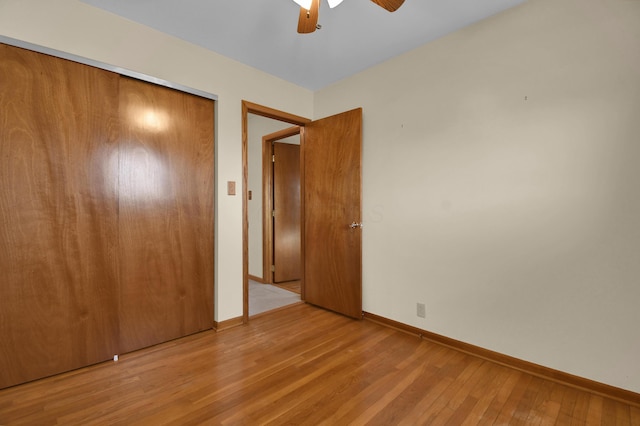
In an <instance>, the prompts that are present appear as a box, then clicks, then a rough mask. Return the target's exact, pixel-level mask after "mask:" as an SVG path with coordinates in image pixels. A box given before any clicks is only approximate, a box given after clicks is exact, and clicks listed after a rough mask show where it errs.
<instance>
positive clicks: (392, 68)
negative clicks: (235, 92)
mask: <svg viewBox="0 0 640 426" xmlns="http://www.w3.org/2000/svg"><path fill="white" fill-rule="evenodd" d="M357 106H362V107H363V108H364V154H363V155H364V171H363V173H364V193H363V194H364V195H363V198H364V212H363V213H364V220H365V228H364V233H363V240H364V241H363V254H364V256H363V257H364V258H363V276H364V283H363V285H364V287H363V293H364V310H365V311H368V312H372V313H375V314H378V315H382V316H384V317H388V318H391V319H394V320H397V321H401V322H403V323H407V324H411V325H414V326H417V327H420V328H423V329H426V330H430V331H433V332H436V333H440V334H443V335H446V336H449V337H452V338H454V339H459V340H462V341H465V342H469V343H472V344H475V345H479V346H481V347H484V348H488V349H492V350H495V351H498V352H501V353H505V354H509V355H512V356H515V357H518V358H521V359H525V360H529V361H532V362H535V363H539V364H542V365H545V366H548V367H552V368H556V369H559V370H563V371H566V372H569V373H573V374H577V375H579V376H583V377H587V378H590V379H593V380H597V381H600V382H604V383H608V384H611V385H614V386H618V387H622V388H625V389H629V390H632V391H635V392H639V391H640V362H638V360H640V308H639V306H640V167H639V166H638V161H639V159H640V119H639V117H640V116H639V113H640V2H638V1H624V0H529V1H528V2H527V3H525V4H523V5H522V6H519V7H517V8H515V9H511V10H509V11H507V12H505V13H503V14H500V15H497V16H494V17H493V18H490V19H488V20H486V21H483V22H481V23H479V24H477V25H474V26H471V27H468V28H466V29H464V30H462V31H459V32H456V33H455V34H453V35H450V36H448V37H445V38H443V39H440V40H438V41H436V42H434V43H431V44H428V45H425V46H423V47H421V48H419V49H417V50H415V51H412V52H410V53H408V54H405V55H403V56H402V57H399V58H396V59H394V60H391V61H389V62H386V63H383V64H381V65H379V66H377V67H375V68H372V69H370V70H367V71H365V72H363V73H361V74H359V75H357V76H355V77H352V78H349V79H347V80H344V81H342V82H340V83H338V84H336V85H334V86H332V87H329V88H326V89H324V90H321V91H319V92H317V93H316V94H315V101H314V114H315V117H321V116H326V115H330V114H333V113H336V112H339V111H343V110H347V109H350V108H353V107H357ZM416 302H423V303H425V304H426V311H427V315H426V318H425V319H421V318H418V317H417V316H416Z"/></svg>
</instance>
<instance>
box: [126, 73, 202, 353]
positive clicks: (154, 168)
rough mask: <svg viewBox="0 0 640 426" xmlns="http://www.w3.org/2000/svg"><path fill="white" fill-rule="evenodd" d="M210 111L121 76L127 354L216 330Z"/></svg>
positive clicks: (189, 99)
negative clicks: (192, 334) (214, 318)
mask: <svg viewBox="0 0 640 426" xmlns="http://www.w3.org/2000/svg"><path fill="white" fill-rule="evenodd" d="M213 111H214V109H213V101H211V100H207V99H203V98H200V97H197V96H194V95H189V94H186V93H182V92H178V91H175V90H172V89H169V88H165V87H160V86H156V85H152V84H149V83H144V82H141V81H137V80H133V79H129V78H125V77H123V78H121V80H120V124H121V139H120V162H119V230H120V234H119V235H120V240H119V254H120V256H119V257H120V277H121V281H120V282H121V287H120V305H119V306H120V308H119V309H120V310H119V313H120V315H119V318H120V342H121V351H122V352H127V351H132V350H135V349H139V348H142V347H146V346H149V345H153V344H156V343H160V342H164V341H167V340H171V339H175V338H177V337H181V336H185V335H188V334H191V333H195V332H198V331H201V330H204V329H209V328H212V326H213V220H214V216H213V201H214V197H213V178H214V176H213V164H214V163H213V153H214V150H213V149H214V148H213V126H214V123H213V117H214V115H213Z"/></svg>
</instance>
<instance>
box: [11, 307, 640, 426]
mask: <svg viewBox="0 0 640 426" xmlns="http://www.w3.org/2000/svg"><path fill="white" fill-rule="evenodd" d="M0 424H2V425H12V424H29V425H46V424H69V425H75V424H81V425H88V424H123V425H124V424H126V425H136V424H140V425H159V424H172V425H190V424H212V425H215V424H232V425H235V424H242V425H260V424H274V425H280V424H290V425H302V424H308V425H318V424H326V425H348V424H354V425H361V424H378V425H416V424H429V425H444V424H452V425H459V424H468V425H476V424H491V425H493V424H501V425H518V424H521V425H525V424H526V425H538V424H542V425H547V424H549V425H552V424H557V425H573V424H576V425H582V424H607V425H640V408H638V407H635V406H630V405H627V404H623V403H620V402H616V401H613V400H610V399H607V398H603V397H601V396H597V395H592V394H590V393H587V392H583V391H579V390H576V389H573V388H570V387H567V386H564V385H560V384H556V383H554V382H551V381H546V380H543V379H540V378H537V377H533V376H531V375H528V374H525V373H522V372H519V371H516V370H512V369H510V368H507V367H503V366H500V365H497V364H493V363H491V362H489V361H484V360H481V359H479V358H475V357H473V356H469V355H465V354H463V353H461V352H458V351H455V350H452V349H449V348H446V347H444V346H440V345H438V344H435V343H431V342H428V341H424V340H420V339H418V338H416V337H414V336H411V335H409V334H405V333H403V332H400V331H397V330H394V329H391V328H387V327H384V326H381V325H378V324H376V323H373V322H371V321H355V320H351V319H348V318H346V317H343V316H340V315H336V314H333V313H330V312H327V311H324V310H321V309H317V308H314V307H312V306H309V305H305V304H297V305H293V306H291V307H289V308H285V309H281V310H278V311H274V312H272V313H268V314H264V315H262V316H259V317H257V318H256V319H254V320H252V321H251V322H250V323H249V325H246V326H239V327H236V328H233V329H229V330H226V331H223V332H220V333H215V332H213V331H210V332H203V333H199V334H196V335H192V336H188V337H185V338H182V339H179V340H176V341H173V342H169V343H165V344H162V345H158V346H155V347H152V348H148V349H144V350H140V351H137V352H134V353H131V354H125V355H122V356H121V357H120V360H119V361H118V362H107V363H103V364H99V365H95V366H92V367H88V368H83V369H81V370H77V371H73V372H70V373H66V374H62V375H59V376H55V377H51V378H47V379H43V380H39V381H36V382H32V383H28V384H25V385H21V386H16V387H13V388H9V389H4V390H1V391H0Z"/></svg>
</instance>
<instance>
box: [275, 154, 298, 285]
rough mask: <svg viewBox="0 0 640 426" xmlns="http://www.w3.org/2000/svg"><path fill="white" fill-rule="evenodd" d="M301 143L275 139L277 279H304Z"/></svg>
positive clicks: (277, 280)
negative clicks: (289, 142) (302, 271)
mask: <svg viewBox="0 0 640 426" xmlns="http://www.w3.org/2000/svg"><path fill="white" fill-rule="evenodd" d="M300 209H301V208H300V145H294V144H288V143H281V142H274V143H273V211H274V213H273V265H274V270H273V282H275V283H281V282H285V281H294V280H299V279H300V262H301V253H300V252H301V250H302V247H301V242H300V226H301V224H300V211H301V210H300Z"/></svg>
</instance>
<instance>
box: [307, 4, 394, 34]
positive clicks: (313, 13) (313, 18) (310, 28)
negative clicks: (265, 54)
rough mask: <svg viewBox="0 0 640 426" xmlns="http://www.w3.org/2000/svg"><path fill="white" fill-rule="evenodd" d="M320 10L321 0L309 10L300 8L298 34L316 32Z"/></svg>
mask: <svg viewBox="0 0 640 426" xmlns="http://www.w3.org/2000/svg"><path fill="white" fill-rule="evenodd" d="M403 1H404V0H403ZM318 9H320V0H312V2H311V8H310V9H309V10H307V9H305V8H304V7H301V8H300V18H299V19H298V32H299V33H300V34H308V33H312V32H314V31H315V30H316V25H318Z"/></svg>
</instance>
